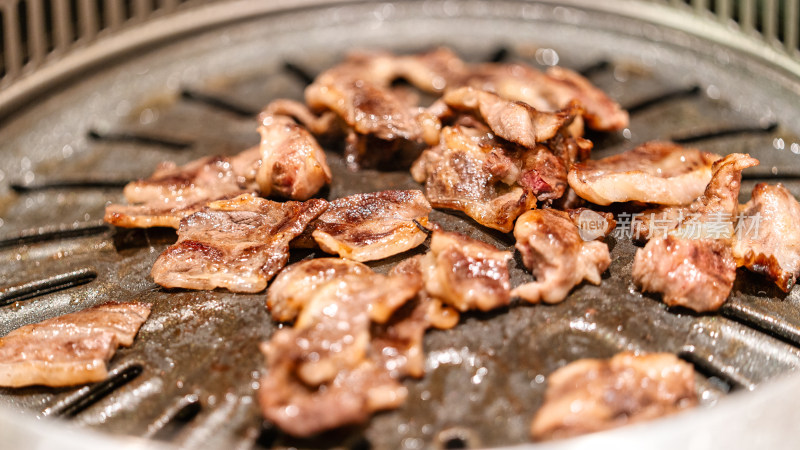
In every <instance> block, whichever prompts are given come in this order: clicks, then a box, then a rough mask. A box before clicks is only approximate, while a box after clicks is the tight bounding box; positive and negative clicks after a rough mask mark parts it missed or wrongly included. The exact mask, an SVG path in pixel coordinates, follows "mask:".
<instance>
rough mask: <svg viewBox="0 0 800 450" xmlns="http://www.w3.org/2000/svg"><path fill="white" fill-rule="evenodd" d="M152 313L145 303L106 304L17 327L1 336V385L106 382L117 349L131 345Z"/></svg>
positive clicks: (58, 384)
mask: <svg viewBox="0 0 800 450" xmlns="http://www.w3.org/2000/svg"><path fill="white" fill-rule="evenodd" d="M149 315H150V305H149V304H146V303H106V304H104V305H100V306H95V307H92V308H88V309H85V310H83V311H78V312H75V313H71V314H65V315H63V316H59V317H56V318H54V319H48V320H45V321H43V322H39V323H36V324H32V325H26V326H23V327H22V328H18V329H16V330H14V331H12V332H11V333H9V334H7V335H6V336H4V337H3V338H0V361H2V362H0V386H8V387H21V386H31V385H45V386H52V387H59V386H73V385H76V384H83V383H91V382H96V381H102V380H104V379H105V378H106V377H107V376H108V370H107V369H106V363H108V361H109V360H110V359H111V357H112V356H114V353H115V352H116V350H117V347H119V346H120V345H121V346H124V347H128V346H130V345H131V344H132V343H133V338H134V336H136V333H137V332H138V331H139V327H141V326H142V324H143V323H144V322H145V320H147V317H148V316H149Z"/></svg>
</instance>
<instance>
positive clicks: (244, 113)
mask: <svg viewBox="0 0 800 450" xmlns="http://www.w3.org/2000/svg"><path fill="white" fill-rule="evenodd" d="M181 98H182V99H184V100H189V101H194V102H199V103H203V104H206V105H208V106H211V107H213V108H217V109H220V110H222V111H226V112H229V113H233V114H235V115H237V116H240V117H253V116H255V115H256V114H258V111H257V110H254V109H251V108H248V107H247V106H244V105H240V104H238V103H236V102H234V101H232V100H229V99H227V98H224V97H220V96H217V95H212V94H208V93H205V92H200V91H196V90H193V89H187V88H184V89H183V90H181Z"/></svg>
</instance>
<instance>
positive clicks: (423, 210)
mask: <svg viewBox="0 0 800 450" xmlns="http://www.w3.org/2000/svg"><path fill="white" fill-rule="evenodd" d="M430 212H431V205H430V203H428V200H426V199H425V196H424V195H423V194H422V192H421V191H414V190H409V191H394V190H392V191H381V192H372V193H369V194H356V195H351V196H349V197H344V198H340V199H337V200H334V201H332V202H331V203H330V205H329V206H328V209H327V211H325V213H323V214H322V215H321V216H320V217H319V219H317V220H316V221H315V222H314V223H313V225H312V226H313V227H314V231H313V233H312V236H313V237H314V240H315V241H316V242H317V244H319V246H320V248H321V249H322V250H324V251H326V252H328V253H331V254H337V255H339V256H341V257H343V258H348V259H353V260H356V261H372V260H376V259H382V258H386V257H389V256H392V255H396V254H398V253H402V252H404V251H406V250H410V249H412V248H414V247H417V246H418V245H420V244H422V243H423V242H424V241H425V239H426V238H427V234H426V232H425V231H424V230H423V229H421V228H420V226H422V227H424V226H426V225H427V223H428V213H430ZM415 221H416V223H415Z"/></svg>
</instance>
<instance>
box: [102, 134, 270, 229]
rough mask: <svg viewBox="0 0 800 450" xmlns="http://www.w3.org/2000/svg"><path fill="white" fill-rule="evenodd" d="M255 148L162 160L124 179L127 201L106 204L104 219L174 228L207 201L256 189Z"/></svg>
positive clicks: (258, 158)
mask: <svg viewBox="0 0 800 450" xmlns="http://www.w3.org/2000/svg"><path fill="white" fill-rule="evenodd" d="M260 161H261V155H260V153H259V151H258V149H249V150H246V151H244V152H242V153H240V154H239V155H236V156H233V157H226V156H209V157H206V158H200V159H198V160H195V161H192V162H190V163H188V164H186V165H184V166H180V167H178V166H176V165H175V164H174V163H172V162H165V163H162V164H161V165H160V166H159V167H158V168H157V169H156V171H155V172H154V173H153V175H152V176H151V177H150V178H148V179H146V180H139V181H134V182H131V183H128V185H126V186H125V190H124V191H123V192H124V194H125V199H126V200H127V201H128V203H131V205H116V204H114V205H109V206H108V207H106V214H105V221H106V222H108V223H110V224H112V225H115V226H118V227H124V228H149V227H171V228H178V226H179V225H180V222H181V219H183V218H184V217H186V216H188V215H190V214H192V213H195V212H197V211H199V210H200V209H201V208H202V207H203V206H205V204H206V203H207V202H209V201H214V200H220V199H224V198H233V197H235V196H237V195H239V194H243V193H246V192H252V191H255V190H257V187H256V185H255V183H254V181H255V180H254V176H255V171H256V169H257V168H258V165H259V164H260Z"/></svg>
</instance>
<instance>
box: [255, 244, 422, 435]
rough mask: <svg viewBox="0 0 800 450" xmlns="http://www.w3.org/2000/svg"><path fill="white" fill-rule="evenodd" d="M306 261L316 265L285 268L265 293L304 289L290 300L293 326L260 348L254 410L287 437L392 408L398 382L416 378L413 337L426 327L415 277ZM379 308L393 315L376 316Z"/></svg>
mask: <svg viewBox="0 0 800 450" xmlns="http://www.w3.org/2000/svg"><path fill="white" fill-rule="evenodd" d="M314 261H319V260H310V261H304V262H301V263H298V264H296V265H295V266H299V267H297V268H295V267H294V266H292V267H290V268H289V269H287V271H286V272H284V273H282V274H281V276H282V277H285V279H282V280H281V279H279V280H276V284H277V287H276V284H273V286H271V287H270V290H271V291H272V290H274V289H279V288H280V287H281V286H284V285H286V283H295V282H296V283H299V284H301V285H303V286H304V289H302V290H298V291H297V292H296V293H297V294H298V295H299V296H300V297H302V298H295V305H296V306H297V308H296V309H297V310H299V314H297V320H296V321H295V324H294V327H293V328H290V329H289V328H284V329H281V330H278V331H277V332H276V333H275V334H274V335H273V337H272V339H271V340H270V341H269V342H268V343H265V344H262V350H263V352H264V354H265V356H266V357H267V364H268V371H267V374H266V375H265V376H264V377H263V378H262V380H261V386H260V388H259V402H260V404H261V408H262V410H263V412H264V416H265V417H266V418H267V419H268V420H271V421H273V422H274V423H276V424H277V425H278V426H279V427H281V429H283V430H284V431H286V432H288V433H289V434H292V435H295V436H310V435H313V434H316V433H318V432H321V431H325V430H328V429H332V428H336V427H340V426H343V425H350V424H357V423H362V422H364V421H366V420H367V419H368V418H369V416H370V415H371V414H372V413H373V412H375V411H378V410H382V409H391V408H396V407H398V406H400V405H401V404H402V403H403V402H404V401H405V398H406V396H407V391H406V388H405V387H404V386H403V385H402V384H400V383H399V382H398V380H399V379H400V378H401V377H402V376H405V375H409V374H413V375H415V376H419V375H421V373H419V370H421V367H422V366H421V364H420V363H419V361H420V359H421V354H422V348H421V345H422V342H421V336H422V334H423V333H424V330H425V329H426V328H427V324H426V323H425V322H426V319H425V316H424V309H422V308H423V307H422V306H419V305H418V300H417V299H415V296H416V294H417V292H418V291H419V289H420V288H421V280H420V279H419V278H418V277H415V276H411V275H409V274H407V273H403V272H398V273H393V274H390V276H388V277H387V276H383V275H379V274H376V273H374V272H372V271H370V270H369V269H368V268H367V269H363V268H361V265H360V264H358V263H352V262H343V261H341V260H339V261H337V260H335V259H333V258H326V259H324V260H321V261H320V262H316V263H315V262H314ZM326 267H327V268H326ZM303 278H306V279H305V280H303ZM268 296H269V297H270V298H277V297H281V293H280V292H277V291H276V292H275V293H274V294H273V293H272V292H270V293H268ZM283 300H285V299H283V298H278V301H283ZM409 301H410V302H411V303H409V304H408V305H406V303H407V302H409ZM273 305H275V303H273ZM380 305H393V306H394V309H393V310H392V311H391V312H390V314H388V315H386V316H384V315H383V314H376V309H380ZM404 305H405V306H404ZM406 306H408V307H406ZM376 307H377V308H376ZM398 308H399V310H398ZM283 309H284V310H286V309H287V308H283ZM273 313H275V308H273ZM376 315H379V316H381V317H380V318H379V319H380V320H376ZM373 322H374V323H373Z"/></svg>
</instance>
